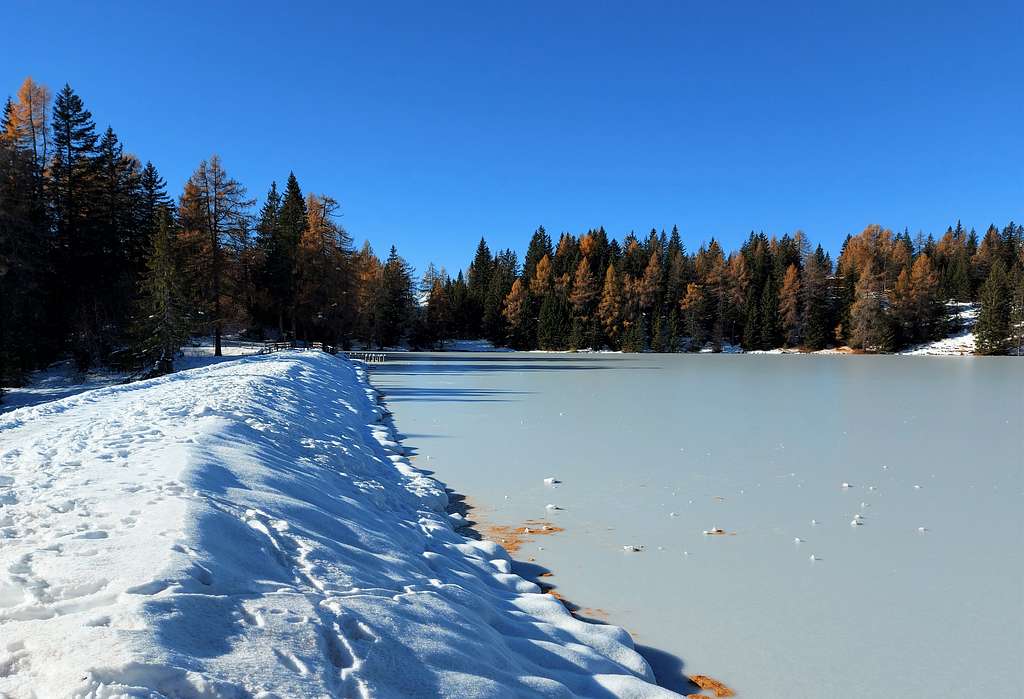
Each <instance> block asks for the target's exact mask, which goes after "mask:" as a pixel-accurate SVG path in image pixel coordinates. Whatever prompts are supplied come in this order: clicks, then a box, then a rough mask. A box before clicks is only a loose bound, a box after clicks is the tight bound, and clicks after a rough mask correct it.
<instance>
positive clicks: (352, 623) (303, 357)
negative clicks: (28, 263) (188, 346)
mask: <svg viewBox="0 0 1024 699" xmlns="http://www.w3.org/2000/svg"><path fill="white" fill-rule="evenodd" d="M362 371H363V370H362V369H360V368H359V367H357V366H354V365H353V364H351V363H349V362H347V361H346V360H343V359H339V358H336V357H331V356H328V355H325V354H317V353H282V354H277V355H269V356H261V357H250V358H245V359H241V360H238V361H233V362H227V363H222V364H217V365H213V366H207V367H204V368H199V369H194V370H191V371H186V372H182V373H179V374H174V375H171V376H168V377H163V378H160V379H155V380H152V381H145V382H140V383H135V384H129V385H123V386H115V387H109V388H102V389H98V390H95V391H89V392H86V393H82V394H79V395H77V396H74V397H71V398H66V399H63V400H59V401H55V402H51V403H47V404H45V405H40V406H36V407H29V408H22V409H18V410H14V411H12V412H9V413H7V414H5V415H3V416H0V696H9V697H18V698H20V697H35V696H39V697H62V696H87V697H113V696H139V697H142V696H145V697H153V696H173V697H262V698H263V699H269V698H270V697H282V698H286V697H288V698H290V697H319V696H336V697H342V696H354V697H362V696H374V697H394V696H451V697H477V696H509V695H517V696H530V695H543V696H568V695H569V694H570V693H571V694H577V695H583V696H609V694H613V695H616V696H649V695H650V696H657V695H661V694H665V695H667V694H668V693H667V692H665V691H664V690H661V689H659V688H658V687H656V686H654V685H652V684H650V681H651V680H652V679H653V677H652V674H651V672H650V669H649V668H648V666H647V664H646V663H645V662H644V660H643V659H642V658H641V657H640V656H639V655H638V654H637V653H636V652H634V651H633V649H632V641H631V639H630V638H629V636H628V635H627V634H626V633H625V632H624V631H622V630H621V629H619V628H616V627H612V626H599V625H591V624H586V623H584V622H581V621H578V620H576V619H575V618H573V617H572V616H570V615H569V614H568V612H566V611H565V609H564V608H563V607H562V605H561V604H560V603H559V602H557V601H556V600H555V599H554V598H553V597H551V596H549V595H545V594H538V589H537V587H536V586H534V585H533V584H532V583H530V582H527V581H525V580H523V579H522V578H519V577H518V576H515V575H512V574H510V573H509V561H508V556H507V554H506V553H505V552H504V551H503V550H502V549H501V548H500V547H498V546H497V545H495V544H491V543H488V542H475V541H471V540H467V539H465V538H463V537H462V536H460V535H458V534H456V533H455V532H454V531H453V530H452V528H451V525H450V524H449V521H448V518H447V515H445V514H444V506H445V504H446V500H447V498H446V496H445V494H444V491H443V489H442V488H441V487H440V485H439V484H438V483H437V482H436V481H433V480H432V479H429V478H427V477H425V476H424V475H422V474H421V473H420V472H418V471H417V470H416V469H414V468H413V467H412V466H411V465H410V464H409V462H408V461H407V460H406V459H405V458H404V457H403V456H401V455H400V447H399V445H397V444H396V443H395V442H394V441H392V435H391V433H390V431H389V428H387V427H386V426H384V425H383V424H381V423H380V416H381V411H380V409H379V408H378V407H377V405H376V401H375V397H374V393H373V390H372V389H371V388H369V387H368V385H367V384H366V382H365V380H364V376H363V375H362Z"/></svg>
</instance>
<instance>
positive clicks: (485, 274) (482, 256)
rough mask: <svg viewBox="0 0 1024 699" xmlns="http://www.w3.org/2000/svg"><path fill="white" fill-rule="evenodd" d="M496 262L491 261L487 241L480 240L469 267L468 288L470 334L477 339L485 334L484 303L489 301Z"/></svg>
mask: <svg viewBox="0 0 1024 699" xmlns="http://www.w3.org/2000/svg"><path fill="white" fill-rule="evenodd" d="M493 267H494V261H493V260H492V259H491V251H490V248H488V247H487V241H485V240H484V239H483V238H480V243H479V245H477V248H476V255H475V256H474V257H473V261H472V262H471V263H470V265H469V276H468V279H467V282H466V286H467V288H468V290H469V298H470V308H469V312H470V317H469V324H470V328H469V329H468V330H469V332H470V333H471V334H473V335H475V336H477V337H479V336H481V335H482V334H483V316H484V303H485V302H486V300H487V291H488V289H489V288H490V285H491V275H492V271H493Z"/></svg>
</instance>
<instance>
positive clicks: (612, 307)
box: [597, 263, 624, 347]
mask: <svg viewBox="0 0 1024 699" xmlns="http://www.w3.org/2000/svg"><path fill="white" fill-rule="evenodd" d="M623 305H624V299H623V293H622V284H621V283H620V282H619V277H618V275H617V274H616V272H615V265H613V264H611V263H609V264H608V269H607V270H605V274H604V286H603V287H602V289H601V300H600V302H599V303H598V305H597V317H598V318H599V319H600V320H601V327H602V328H603V329H604V334H605V336H606V337H607V338H608V340H609V342H610V343H611V344H612V346H613V347H616V346H617V343H618V340H619V335H620V334H621V332H622V318H623V310H624V309H623Z"/></svg>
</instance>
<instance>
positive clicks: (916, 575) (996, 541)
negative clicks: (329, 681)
mask: <svg viewBox="0 0 1024 699" xmlns="http://www.w3.org/2000/svg"><path fill="white" fill-rule="evenodd" d="M391 357H392V359H391V360H389V362H388V363H387V364H384V365H381V366H376V367H374V369H373V373H372V377H373V381H374V383H375V385H377V386H378V388H380V389H381V390H382V391H384V392H385V393H386V401H387V404H388V406H389V408H390V409H391V410H392V411H393V412H394V414H395V420H396V424H397V427H398V429H399V431H400V432H401V433H403V434H404V435H405V437H404V443H405V445H406V446H407V447H409V448H411V449H413V450H415V453H416V454H417V456H416V461H415V463H416V465H418V466H419V467H421V468H426V469H429V470H432V471H435V473H436V476H437V477H438V478H439V479H441V480H442V481H444V482H446V483H447V484H448V485H449V487H450V488H452V489H454V490H455V491H457V492H458V493H462V494H465V495H466V496H467V497H468V499H469V502H471V503H472V504H473V505H474V506H475V508H476V509H475V510H473V511H472V513H471V515H470V517H471V518H472V519H476V520H478V521H480V522H484V523H488V524H499V525H510V526H519V527H521V526H522V525H523V523H525V522H527V521H528V520H531V519H546V520H547V521H550V522H553V523H554V524H557V525H558V526H559V527H564V528H565V531H563V532H560V533H557V534H555V535H552V536H544V537H537V538H535V539H534V540H533V541H532V542H527V543H525V544H524V545H523V547H522V548H521V549H520V550H519V551H518V553H517V554H516V558H517V559H519V560H521V561H524V562H526V561H528V560H529V559H531V558H533V559H535V566H540V567H542V568H544V569H548V570H550V571H551V572H552V573H554V575H553V577H546V578H544V580H545V582H548V583H551V584H553V585H554V586H555V587H556V590H557V592H558V593H560V594H561V595H562V596H563V597H564V598H566V599H568V600H571V601H573V602H575V603H576V604H578V605H581V606H582V607H584V609H582V610H581V612H580V613H581V614H583V615H585V616H589V617H592V618H598V619H606V620H607V621H609V622H611V623H614V624H617V625H620V626H623V627H625V628H626V629H627V630H629V631H630V632H631V633H632V634H633V635H634V638H635V639H636V640H637V643H638V644H639V645H642V646H646V647H649V648H651V649H657V650H656V651H655V650H651V651H647V654H648V656H649V659H651V660H652V664H653V665H654V666H655V670H656V672H657V673H658V674H659V679H660V680H661V681H662V683H663V684H666V686H671V687H674V688H677V689H686V688H687V686H686V685H684V684H683V683H682V682H680V681H678V680H673V679H672V676H673V674H674V675H676V676H678V674H679V672H680V670H681V671H682V672H685V673H687V674H705V675H710V676H712V677H715V678H717V679H719V680H721V681H723V682H725V683H726V684H728V685H729V686H731V687H732V688H733V689H735V690H736V691H737V694H738V696H740V697H756V698H763V697H769V698H774V697H779V698H782V697H787V698H793V697H814V698H820V697H839V698H844V697H866V696H888V697H939V696H951V695H953V694H961V693H963V694H969V695H971V696H990V697H996V696H999V697H1011V696H1024V670H1022V669H1021V667H1022V665H1021V659H1022V658H1024V362H1022V361H1020V360H1016V359H1012V358H1006V359H999V358H991V359H989V358H984V359H983V358H945V357H937V358H924V357H914V358H901V357H836V356H802V355H790V356H754V355H746V356H722V355H715V356H709V355H704V356H693V355H567V354H551V355H545V354H534V353H529V354H521V353H510V354H497V353H492V354H460V353H447V354H419V353H416V354H408V355H397V356H396V355H391ZM549 476H554V477H556V478H558V479H560V480H561V481H562V483H561V484H559V485H555V486H548V485H545V484H544V482H543V479H544V478H546V477H549ZM843 483H847V484H849V486H850V487H846V488H844V487H843ZM549 503H550V504H554V505H558V506H559V507H560V508H562V509H559V510H549V509H546V507H545V506H546V505H547V504H549ZM858 515H859V519H857V520H856V521H860V522H862V524H860V525H855V524H852V522H853V521H855V518H857V516H858ZM812 520H813V521H814V522H816V523H814V524H812ZM713 527H719V528H721V529H722V530H724V532H725V534H724V535H721V536H708V535H705V534H704V533H703V532H704V531H705V530H709V529H711V528H713ZM920 528H923V529H920ZM797 539H800V540H801V541H799V542H798V541H796V540H797ZM628 545H636V546H643V547H644V548H643V551H640V552H627V551H624V549H623V547H624V546H628ZM812 556H814V557H815V558H817V559H818V560H812V558H811V557H812ZM535 566H530V565H524V566H523V567H522V570H523V571H524V573H527V574H529V573H535V572H536V571H537V570H538V569H537V568H536V567H535ZM680 664H681V665H680Z"/></svg>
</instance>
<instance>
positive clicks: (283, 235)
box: [267, 172, 309, 337]
mask: <svg viewBox="0 0 1024 699" xmlns="http://www.w3.org/2000/svg"><path fill="white" fill-rule="evenodd" d="M308 225H309V221H308V219H307V212H306V200H305V199H304V198H303V196H302V189H301V188H300V187H299V181H298V180H297V179H296V177H295V173H293V172H292V173H288V181H287V183H286V184H285V188H284V197H283V199H282V201H281V213H280V215H279V216H278V222H277V229H276V235H277V237H276V239H275V240H274V243H273V245H272V246H271V255H270V256H269V258H268V260H267V265H268V267H269V268H270V274H271V280H272V289H273V292H272V293H273V295H274V299H275V302H276V304H277V307H278V313H277V315H278V319H279V323H280V326H279V329H282V330H283V329H284V317H285V316H287V317H288V318H289V329H290V333H291V335H292V337H295V328H296V320H297V319H296V302H297V299H296V288H295V286H296V270H295V261H296V256H297V255H298V249H299V241H300V240H302V236H303V234H304V233H305V232H306V227H307V226H308Z"/></svg>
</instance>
